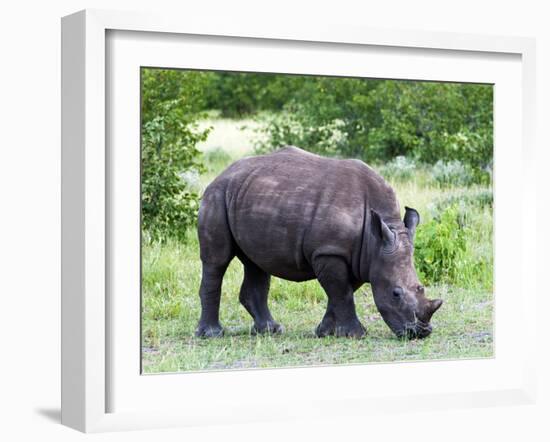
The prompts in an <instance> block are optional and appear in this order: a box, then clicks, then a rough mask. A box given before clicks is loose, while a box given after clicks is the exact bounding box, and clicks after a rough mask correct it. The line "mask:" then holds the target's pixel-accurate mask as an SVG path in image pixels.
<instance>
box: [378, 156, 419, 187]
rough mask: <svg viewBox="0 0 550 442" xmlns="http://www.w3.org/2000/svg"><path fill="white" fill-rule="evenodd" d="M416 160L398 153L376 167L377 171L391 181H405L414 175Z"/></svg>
mask: <svg viewBox="0 0 550 442" xmlns="http://www.w3.org/2000/svg"><path fill="white" fill-rule="evenodd" d="M415 171H416V162H415V161H414V160H413V159H411V158H407V157H404V156H402V155H399V156H397V157H395V158H394V159H393V160H391V161H390V162H388V163H386V164H384V165H382V166H381V167H379V168H378V172H379V173H380V174H381V175H382V176H383V177H384V178H386V179H388V180H392V181H406V180H410V179H412V178H413V177H414V174H415Z"/></svg>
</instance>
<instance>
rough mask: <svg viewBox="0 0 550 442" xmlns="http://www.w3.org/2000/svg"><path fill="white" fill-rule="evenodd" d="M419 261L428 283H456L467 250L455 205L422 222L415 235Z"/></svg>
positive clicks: (419, 270)
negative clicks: (439, 214)
mask: <svg viewBox="0 0 550 442" xmlns="http://www.w3.org/2000/svg"><path fill="white" fill-rule="evenodd" d="M414 253H415V265H416V270H417V272H418V275H419V277H420V280H421V281H423V282H424V283H425V284H428V285H429V284H434V283H437V282H448V283H453V282H455V281H456V280H457V279H458V276H459V275H458V274H459V272H460V269H461V265H460V264H461V262H462V261H463V260H464V257H465V254H466V232H465V231H464V226H462V225H461V224H460V223H459V212H458V209H457V208H456V207H455V206H451V207H449V208H447V209H446V210H445V211H444V212H443V213H442V214H441V216H440V217H439V219H437V218H434V219H431V220H430V221H428V222H426V223H424V224H420V225H419V226H418V230H417V233H416V237H415V252H414Z"/></svg>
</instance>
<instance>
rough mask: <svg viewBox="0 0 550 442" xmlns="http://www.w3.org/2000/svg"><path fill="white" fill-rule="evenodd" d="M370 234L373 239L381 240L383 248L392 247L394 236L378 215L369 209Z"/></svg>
mask: <svg viewBox="0 0 550 442" xmlns="http://www.w3.org/2000/svg"><path fill="white" fill-rule="evenodd" d="M370 214H371V225H372V233H373V234H374V236H375V237H377V238H379V239H381V240H382V242H383V244H384V246H385V247H388V246H392V245H393V244H394V242H395V234H394V233H393V231H392V230H391V229H390V228H389V227H388V225H387V224H386V223H385V222H384V221H383V220H382V218H381V217H380V215H379V213H378V212H377V211H376V210H374V209H370Z"/></svg>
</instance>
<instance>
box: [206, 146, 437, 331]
mask: <svg viewBox="0 0 550 442" xmlns="http://www.w3.org/2000/svg"><path fill="white" fill-rule="evenodd" d="M419 220H420V217H419V215H418V212H416V210H414V209H410V208H406V213H405V218H404V220H401V218H400V210H399V204H398V202H397V199H396V196H395V193H394V191H393V189H392V188H391V187H390V186H389V185H388V184H387V183H386V182H385V181H384V179H383V178H382V177H381V176H380V175H378V174H377V173H376V172H374V171H373V170H372V169H371V168H370V167H368V166H367V165H366V164H364V163H363V162H361V161H358V160H339V159H330V158H324V157H321V156H318V155H314V154H311V153H308V152H305V151H303V150H301V149H298V148H296V147H286V148H284V149H281V150H279V151H277V152H274V153H272V154H269V155H262V156H257V157H250V158H244V159H242V160H239V161H237V162H235V163H234V164H232V165H231V166H229V167H228V168H227V169H226V170H225V171H224V172H223V173H222V174H221V175H220V176H218V177H217V178H216V179H215V180H214V181H213V182H212V183H211V184H210V185H209V186H208V187H207V189H206V190H205V192H204V196H203V198H202V201H201V206H200V209H199V222H198V235H199V242H200V256H201V261H202V264H203V273H202V281H201V287H200V298H201V305H202V314H201V318H200V321H199V325H198V327H197V330H196V335H197V336H205V337H211V336H219V335H221V334H222V333H223V329H222V326H221V325H220V322H219V309H220V294H221V284H222V279H223V275H224V273H225V270H226V268H227V266H228V265H229V263H230V261H231V260H232V259H233V258H234V257H235V256H236V257H237V258H239V260H240V261H241V262H242V263H243V265H244V280H243V284H242V287H241V290H240V295H239V300H240V302H241V303H242V304H243V306H244V307H245V308H246V309H247V311H248V312H249V313H250V315H251V316H252V318H253V319H254V328H253V331H254V332H258V333H263V332H269V333H279V332H282V331H283V327H282V326H281V325H280V324H278V323H277V322H276V321H275V320H274V319H273V317H272V316H271V313H270V311H269V309H268V305H267V297H268V292H269V282H270V277H271V275H274V276H277V277H279V278H283V279H287V280H290V281H307V280H310V279H314V278H316V279H317V280H318V281H319V283H320V284H321V286H322V287H323V289H324V290H325V292H326V294H327V297H328V303H327V310H326V313H325V316H324V317H323V319H322V320H321V323H320V324H319V326H318V327H317V329H316V333H317V335H318V336H320V337H321V336H328V335H336V336H349V337H361V336H363V335H364V334H365V328H364V327H363V325H362V324H361V322H360V321H359V319H358V318H357V315H356V312H355V304H354V297H353V294H354V292H355V290H357V289H358V288H359V287H360V286H361V285H362V284H363V283H366V282H368V283H370V284H371V286H372V289H373V293H374V301H375V304H376V306H377V308H378V310H379V311H380V314H381V315H382V318H383V319H384V321H385V322H386V324H387V325H388V326H389V327H390V329H391V330H392V331H393V332H394V333H395V334H396V335H397V336H400V337H401V336H403V337H409V338H412V337H420V338H422V337H425V336H428V335H429V334H430V333H431V325H430V324H429V322H430V318H431V316H432V314H433V313H434V312H435V311H436V310H437V309H438V308H439V307H440V306H441V303H442V301H441V300H428V299H427V298H426V297H425V295H424V288H423V287H422V285H421V284H420V282H419V281H418V277H417V275H416V272H415V269H414V265H413V239H414V231H415V229H416V226H417V224H418V222H419Z"/></svg>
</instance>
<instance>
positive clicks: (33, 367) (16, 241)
mask: <svg viewBox="0 0 550 442" xmlns="http://www.w3.org/2000/svg"><path fill="white" fill-rule="evenodd" d="M173 3H174V4H176V2H173ZM177 3H182V4H183V3H189V4H187V5H186V6H185V7H184V8H182V7H180V9H179V11H178V10H177V9H176V8H175V7H174V5H172V4H171V2H168V1H163V0H155V1H154V2H152V1H150V0H149V1H140V0H134V1H123V0H111V1H99V0H88V1H87V2H82V1H78V0H72V1H51V2H38V1H30V0H20V1H19V2H17V3H15V2H14V3H13V4H9V5H6V4H3V5H2V8H1V9H0V33H1V38H0V49H1V51H0V54H1V56H2V66H1V68H0V91H1V92H0V129H1V131H0V135H1V137H0V149H1V156H0V203H1V205H0V207H1V209H0V232H1V233H2V237H1V240H0V275H1V279H0V295H1V301H2V302H1V303H0V336H1V338H2V341H1V346H0V439H3V440H7V441H11V440H36V439H38V438H40V440H50V439H52V440H83V439H84V438H93V439H94V440H138V441H140V440H144V441H146V440H147V441H150V440H151V439H157V440H159V439H160V440H183V439H184V438H185V439H186V440H191V441H192V440H201V441H208V440H216V439H223V440H224V441H228V440H239V441H247V440H256V441H257V440H262V441H270V440H285V439H288V440H297V439H305V440H316V441H323V440H338V441H342V440H345V439H347V438H354V439H358V440H367V441H368V440H373V441H375V440H384V441H387V440H398V439H405V438H406V439H407V441H411V440H417V439H418V440H420V439H423V440H424V439H442V440H445V441H453V440H461V441H462V440H464V439H465V438H468V439H466V440H469V439H473V440H483V439H486V440H489V439H491V440H499V441H500V440H513V439H515V440H526V441H530V440H548V439H549V438H550V427H549V425H548V416H550V407H549V405H550V382H549V381H548V380H547V378H545V377H544V376H541V377H540V380H539V384H540V399H539V403H538V405H536V406H523V407H501V408H492V409H478V410H470V409H467V410H455V411H440V412H433V413H426V412H414V411H413V412H411V413H407V414H398V415H395V414H394V415H391V414H390V415H379V416H375V417H373V416H371V417H368V418H364V419H358V418H353V419H343V418H338V419H334V420H324V421H322V422H319V421H307V422H306V421H304V422H287V423H277V424H276V423H268V424H254V425H246V426H242V425H233V426H225V427H221V426H218V427H216V426H213V427H209V428H204V427H203V428H195V429H182V430H156V431H143V432H132V433H116V434H101V435H93V436H85V435H82V434H80V433H77V432H75V431H73V430H70V429H67V428H65V427H62V426H61V425H59V415H60V412H59V406H60V401H59V396H60V394H59V388H60V379H59V376H60V375H59V367H60V362H59V359H60V325H59V324H60V247H59V241H60V225H59V221H60V193H59V189H60V21H59V20H60V17H61V16H62V15H65V14H68V13H71V12H74V11H76V10H78V9H82V8H90V7H93V8H116V9H128V10H148V9H151V8H154V9H155V10H161V9H162V8H167V9H169V10H172V11H177V12H178V13H181V14H200V15H203V14H207V15H211V16H212V20H213V21H225V20H231V19H232V17H238V19H239V20H245V19H248V20H258V21H267V20H269V21H271V22H274V23H277V22H278V21H280V22H286V23H287V24H288V22H292V23H296V25H297V26H299V24H300V23H301V22H305V21H311V20H316V21H319V22H320V23H327V26H329V25H330V23H339V24H346V23H349V24H354V25H366V26H373V27H378V28H390V29H391V28H404V29H423V30H437V31H446V30H447V31H458V32H474V33H486V34H509V35H523V36H535V37H537V38H538V48H537V55H538V68H537V71H538V72H537V74H538V79H539V89H538V91H539V94H538V103H537V108H538V144H539V151H540V156H539V161H538V166H539V170H538V176H539V180H540V181H539V188H540V189H542V188H545V187H546V188H547V187H548V184H549V183H548V179H549V177H548V175H549V174H548V172H547V171H546V164H548V163H547V157H548V154H547V152H544V151H545V149H547V147H548V136H547V135H546V133H545V132H544V130H545V129H546V125H545V124H544V122H545V121H550V112H549V111H550V107H549V105H548V104H547V103H548V100H549V99H550V94H549V92H550V89H549V86H548V84H545V83H544V82H543V81H542V80H543V79H544V78H546V79H550V27H549V26H548V22H549V19H550V14H549V13H548V12H547V11H546V10H545V8H544V6H545V3H546V2H543V1H540V2H536V1H529V0H523V1H521V2H504V1H501V2H498V1H485V2H482V1H480V0H476V1H470V0H461V1H460V2H458V1H457V2H443V1H441V0H439V1H421V0H416V1H414V2H411V1H406V0H391V1H381V0H379V1H376V2H372V1H366V0H361V1H356V2H351V1H344V0H339V1H338V2H336V1H333V2H327V3H322V2H320V1H316V2H311V5H314V6H310V3H308V2H305V1H301V2H299V1H297V0H294V1H284V0H278V1H277V2H270V3H269V4H267V3H266V2H261V1H255V2H249V3H247V2H245V1H236V0H233V1H230V2H228V1H225V2H223V1H219V2H215V1H207V0H202V1H200V2H199V1H198V0H197V1H196V2H183V1H180V2H177ZM541 194H544V195H547V192H544V191H541ZM541 198H542V196H541ZM509 210H510V216H514V210H516V209H515V207H510V208H509ZM539 219H540V220H541V221H543V220H547V219H548V208H547V205H543V204H542V200H541V201H540V206H539ZM545 227H546V226H545V225H543V224H542V222H541V225H540V226H539V232H540V236H539V235H538V234H537V233H536V232H533V240H536V241H537V243H538V250H539V259H538V263H539V264H538V265H539V275H540V276H541V278H540V282H539V290H540V292H541V293H540V296H541V308H539V309H538V312H537V311H535V310H533V315H536V314H538V315H539V320H540V321H541V323H539V330H540V335H541V337H540V341H539V348H540V360H539V366H540V372H541V373H542V374H546V376H548V373H550V364H549V352H550V344H549V342H548V338H547V337H546V335H547V332H545V331H544V329H545V327H544V323H542V319H543V315H544V312H545V311H548V309H549V307H550V303H549V301H548V297H549V296H550V294H548V290H547V289H546V285H545V284H543V281H542V274H543V271H544V270H546V269H545V268H544V265H545V264H547V263H548V259H547V258H546V257H545V255H546V254H545V253H544V250H547V247H548V239H547V238H545V237H543V236H542V235H543V234H545V233H546V231H547V229H546V228H545ZM510 240H511V241H514V240H515V238H514V234H513V232H510ZM544 316H545V315H544ZM518 332H519V333H521V329H518ZM320 388H323V386H320Z"/></svg>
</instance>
